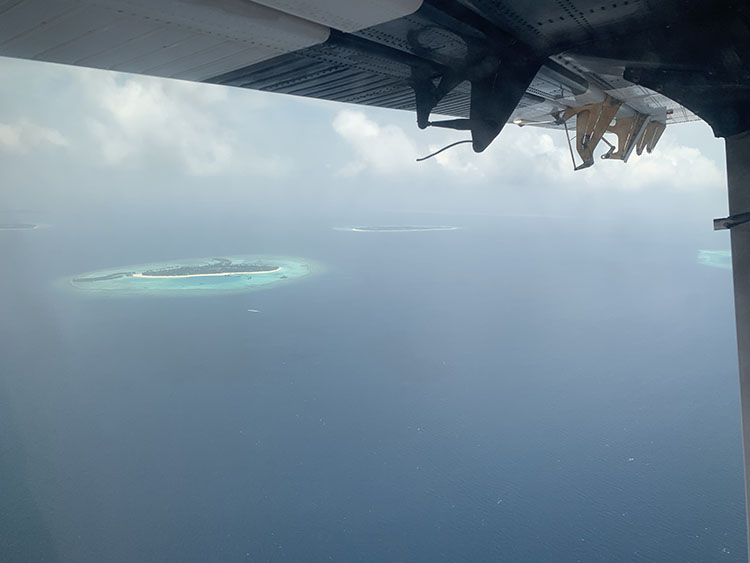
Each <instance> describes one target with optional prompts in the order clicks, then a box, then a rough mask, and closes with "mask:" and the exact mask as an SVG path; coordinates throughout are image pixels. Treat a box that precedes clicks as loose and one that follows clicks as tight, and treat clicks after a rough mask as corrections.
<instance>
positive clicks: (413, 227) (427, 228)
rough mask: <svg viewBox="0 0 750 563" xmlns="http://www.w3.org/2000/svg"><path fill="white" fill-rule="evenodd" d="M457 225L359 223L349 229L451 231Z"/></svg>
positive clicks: (366, 230)
mask: <svg viewBox="0 0 750 563" xmlns="http://www.w3.org/2000/svg"><path fill="white" fill-rule="evenodd" d="M457 228H458V227H450V226H443V225H429V226H417V225H361V226H358V227H352V228H351V229H349V230H352V231H358V232H365V233H367V232H371V233H374V232H409V231H453V230H455V229H457Z"/></svg>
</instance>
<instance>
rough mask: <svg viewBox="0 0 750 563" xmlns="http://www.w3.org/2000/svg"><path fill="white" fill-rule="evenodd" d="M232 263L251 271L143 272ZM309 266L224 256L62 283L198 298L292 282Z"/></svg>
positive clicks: (119, 270)
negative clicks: (264, 266)
mask: <svg viewBox="0 0 750 563" xmlns="http://www.w3.org/2000/svg"><path fill="white" fill-rule="evenodd" d="M217 260H218V261H221V260H229V261H231V265H233V266H235V267H236V266H238V265H242V264H247V265H248V272H228V273H226V274H223V275H222V274H216V273H211V274H205V275H200V274H196V275H189V276H151V275H142V274H143V272H150V271H162V270H164V271H166V270H170V269H174V268H180V267H182V268H191V267H192V268H195V269H196V270H197V269H199V268H201V267H206V266H207V265H209V264H212V263H214V262H216V261H217ZM261 264H262V265H266V266H269V270H272V271H260V272H253V271H252V270H253V269H256V268H257V266H258V265H261ZM310 272H311V268H310V265H309V264H307V263H305V262H303V261H302V260H300V259H296V258H287V257H285V258H279V257H270V256H258V255H239V256H225V257H221V258H191V259H185V260H174V261H169V262H157V263H150V264H136V265H129V266H117V267H114V268H107V269H102V270H96V271H92V272H86V273H83V274H78V275H76V276H73V277H72V278H65V279H63V280H61V281H62V282H63V283H64V284H65V285H66V286H68V287H72V288H73V289H75V290H78V291H86V292H90V293H94V294H107V295H136V294H137V295H159V296H168V295H195V294H201V295H203V294H211V293H219V292H221V293H224V292H227V291H232V292H238V291H249V290H253V289H259V288H266V287H269V286H271V285H272V284H279V283H283V282H291V281H292V280H294V279H298V278H301V277H304V276H307V275H309V274H310Z"/></svg>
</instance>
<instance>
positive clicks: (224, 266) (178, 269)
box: [141, 258, 279, 277]
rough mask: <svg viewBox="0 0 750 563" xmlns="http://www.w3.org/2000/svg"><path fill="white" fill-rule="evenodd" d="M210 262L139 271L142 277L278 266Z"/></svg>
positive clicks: (220, 260) (253, 270) (264, 269)
mask: <svg viewBox="0 0 750 563" xmlns="http://www.w3.org/2000/svg"><path fill="white" fill-rule="evenodd" d="M213 260H214V262H213V263H211V264H200V265H195V266H172V267H169V268H161V269H155V270H145V271H143V272H142V273H141V275H142V276H143V277H156V276H170V277H171V276H201V275H217V274H238V273H242V274H245V273H258V272H275V271H276V270H278V269H279V267H278V266H273V265H269V264H247V263H244V262H239V263H233V262H232V261H231V260H227V259H226V258H214V259H213Z"/></svg>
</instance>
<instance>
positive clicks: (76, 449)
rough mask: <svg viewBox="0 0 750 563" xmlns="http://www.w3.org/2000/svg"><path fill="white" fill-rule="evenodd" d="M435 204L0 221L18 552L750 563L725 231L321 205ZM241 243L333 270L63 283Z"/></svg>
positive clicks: (7, 459) (5, 465) (1, 489)
mask: <svg viewBox="0 0 750 563" xmlns="http://www.w3.org/2000/svg"><path fill="white" fill-rule="evenodd" d="M424 219H425V218H424V217H419V216H414V217H410V216H404V215H401V216H398V217H395V218H394V217H393V216H389V215H387V214H386V215H383V216H377V217H375V216H373V217H349V218H348V220H347V218H342V217H329V218H327V219H309V220H307V221H299V220H297V221H292V220H284V219H283V217H275V218H272V219H267V220H265V222H264V221H263V220H261V219H258V220H257V221H255V220H253V221H247V222H245V223H242V224H233V225H227V224H224V223H222V224H221V228H219V227H217V223H216V222H215V221H214V219H213V218H211V219H210V221H214V222H213V223H210V225H209V222H210V221H209V219H206V224H197V225H196V224H195V223H194V224H192V225H190V228H189V229H188V228H186V227H185V225H184V224H183V223H180V221H179V220H176V219H175V220H174V224H171V225H169V226H168V227H169V228H165V225H164V224H160V225H155V226H153V225H152V226H149V224H148V221H146V220H144V221H143V223H139V224H136V225H134V223H133V218H132V217H104V218H102V217H100V218H98V219H96V220H93V219H90V220H89V221H88V222H87V221H79V220H77V219H68V220H65V219H64V218H59V217H58V218H54V217H53V218H50V219H49V222H50V223H53V222H54V223H55V226H54V227H52V228H50V229H47V230H40V231H35V232H8V233H4V234H3V236H2V237H0V254H2V256H4V259H3V260H4V262H5V264H4V266H5V267H4V269H3V275H2V281H0V291H2V295H3V296H4V298H3V299H4V300H3V302H2V305H1V306H0V308H1V309H2V310H1V312H2V319H1V320H0V329H1V330H2V334H1V335H0V336H2V343H1V344H0V347H1V351H2V375H1V376H0V448H2V449H0V454H1V457H0V471H1V472H2V479H1V480H0V495H1V496H0V505H1V506H2V507H3V510H2V511H1V512H2V520H0V539H2V544H0V547H2V551H3V553H2V557H1V559H2V560H3V561H42V560H43V561H76V562H88V561H92V562H99V561H243V560H251V561H345V562H348V561H497V560H504V561H513V562H519V563H525V562H535V563H536V562H546V561H550V562H558V563H563V562H577V561H659V562H661V561H681V562H684V563H688V562H695V563H698V562H701V563H702V562H705V561H743V560H744V558H745V557H746V551H745V546H744V542H745V537H744V504H743V501H744V497H743V483H742V465H741V450H740V427H739V405H738V402H739V401H738V390H737V382H736V359H735V344H734V334H733V330H734V327H733V315H732V302H731V276H730V273H729V272H728V271H723V270H718V269H711V268H707V267H705V266H700V265H698V264H696V254H697V250H698V249H699V248H712V247H714V248H718V247H723V246H722V244H724V243H725V241H723V239H722V241H723V242H722V243H720V244H719V245H718V246H717V243H716V239H712V238H710V237H711V236H713V235H712V234H709V235H706V238H705V239H704V238H702V237H703V236H704V235H700V236H697V235H696V236H692V235H690V236H688V235H684V236H683V235H673V236H670V237H665V236H663V234H662V233H661V232H660V231H657V230H649V229H647V228H646V229H639V230H638V231H635V230H634V231H632V232H625V233H623V232H622V231H618V230H616V229H613V228H608V227H607V226H606V225H604V226H603V225H601V224H594V225H590V226H583V227H582V226H580V225H578V224H577V223H576V222H574V221H571V220H565V219H530V218H527V219H513V218H494V219H493V218H488V217H485V218H481V217H449V216H448V217H441V218H440V220H439V222H440V223H441V224H459V225H462V226H464V227H466V228H465V229H463V230H457V231H447V232H428V233H381V234H377V233H349V232H340V231H334V230H332V229H331V227H334V226H337V225H346V224H359V223H362V224H367V223H368V222H369V223H373V224H394V223H395V222H398V221H401V222H403V223H404V224H420V223H427V224H429V223H434V222H435V217H428V218H427V219H426V220H424ZM6 235H7V236H6ZM711 244H713V246H710V245H711ZM232 253H235V254H236V253H264V254H274V253H278V254H287V255H293V256H302V257H306V258H309V259H311V260H314V261H315V262H317V263H321V264H323V265H324V266H325V269H324V271H322V272H320V273H318V274H317V275H316V276H314V277H312V278H309V279H307V280H303V281H300V282H295V283H293V284H290V285H288V286H286V287H279V288H276V289H271V290H266V291H259V292H255V293H248V294H241V295H236V294H234V295H229V296H219V297H215V296H211V297H200V298H188V299H186V298H172V299H169V298H166V299H165V298H149V299H137V298H127V299H123V298H120V299H105V298H90V297H88V296H82V295H80V294H75V293H72V292H66V291H61V290H60V289H59V288H56V287H55V286H54V284H53V283H52V282H53V280H54V279H55V278H57V277H58V276H61V275H73V274H76V273H78V272H81V271H88V270H92V269H96V268H102V267H110V266H117V265H119V264H131V263H143V262H150V261H154V260H163V259H170V258H183V257H189V256H213V255H221V254H232ZM248 308H253V309H259V310H261V313H257V314H255V313H248V312H247V309H248Z"/></svg>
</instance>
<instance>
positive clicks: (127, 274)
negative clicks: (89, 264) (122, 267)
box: [73, 272, 135, 283]
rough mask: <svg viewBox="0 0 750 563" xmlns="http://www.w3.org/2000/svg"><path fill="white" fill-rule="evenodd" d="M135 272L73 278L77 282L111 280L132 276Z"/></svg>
mask: <svg viewBox="0 0 750 563" xmlns="http://www.w3.org/2000/svg"><path fill="white" fill-rule="evenodd" d="M133 274H135V272H115V273H114V274H107V275H106V276H96V277H93V278H73V281H74V282H76V283H80V282H98V281H109V280H116V279H119V278H124V277H128V276H132V275H133Z"/></svg>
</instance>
